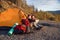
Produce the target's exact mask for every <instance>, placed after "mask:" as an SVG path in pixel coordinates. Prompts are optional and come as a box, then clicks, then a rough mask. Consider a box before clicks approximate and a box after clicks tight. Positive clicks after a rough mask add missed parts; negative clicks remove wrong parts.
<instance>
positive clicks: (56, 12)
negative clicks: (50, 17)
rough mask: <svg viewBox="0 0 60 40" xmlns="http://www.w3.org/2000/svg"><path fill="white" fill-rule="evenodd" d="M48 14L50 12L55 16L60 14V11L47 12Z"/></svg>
mask: <svg viewBox="0 0 60 40" xmlns="http://www.w3.org/2000/svg"><path fill="white" fill-rule="evenodd" d="M47 12H50V13H53V14H60V10H57V11H47Z"/></svg>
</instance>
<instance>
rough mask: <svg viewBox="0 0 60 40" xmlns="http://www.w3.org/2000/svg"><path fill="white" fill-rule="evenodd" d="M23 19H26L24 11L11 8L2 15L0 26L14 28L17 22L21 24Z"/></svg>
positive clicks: (0, 14)
mask: <svg viewBox="0 0 60 40" xmlns="http://www.w3.org/2000/svg"><path fill="white" fill-rule="evenodd" d="M22 18H26V16H25V14H24V12H23V11H22V10H19V9H18V8H9V9H7V10H6V11H4V12H2V13H0V26H13V25H14V24H15V23H16V22H18V23H19V24H21V19H22Z"/></svg>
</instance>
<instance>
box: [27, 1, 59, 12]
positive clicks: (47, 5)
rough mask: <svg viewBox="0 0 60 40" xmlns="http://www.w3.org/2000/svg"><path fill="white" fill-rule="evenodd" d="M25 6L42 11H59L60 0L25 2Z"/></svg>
mask: <svg viewBox="0 0 60 40" xmlns="http://www.w3.org/2000/svg"><path fill="white" fill-rule="evenodd" d="M27 4H28V5H34V7H35V8H37V9H38V10H43V11H56V10H60V0H27Z"/></svg>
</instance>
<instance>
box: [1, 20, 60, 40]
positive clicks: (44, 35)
mask: <svg viewBox="0 0 60 40" xmlns="http://www.w3.org/2000/svg"><path fill="white" fill-rule="evenodd" d="M40 25H43V28H41V29H40V30H34V32H33V33H29V34H13V35H12V36H8V35H7V32H8V30H0V40H60V24H59V23H55V22H42V21H41V22H40Z"/></svg>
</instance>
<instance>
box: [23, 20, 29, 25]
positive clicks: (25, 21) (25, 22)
mask: <svg viewBox="0 0 60 40" xmlns="http://www.w3.org/2000/svg"><path fill="white" fill-rule="evenodd" d="M22 24H25V25H26V26H29V25H30V23H29V21H28V19H22Z"/></svg>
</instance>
